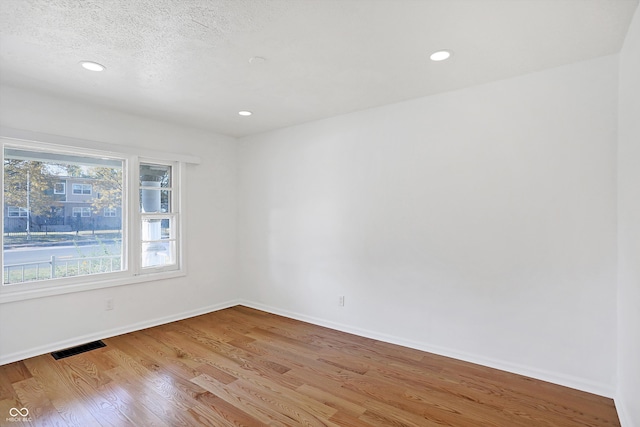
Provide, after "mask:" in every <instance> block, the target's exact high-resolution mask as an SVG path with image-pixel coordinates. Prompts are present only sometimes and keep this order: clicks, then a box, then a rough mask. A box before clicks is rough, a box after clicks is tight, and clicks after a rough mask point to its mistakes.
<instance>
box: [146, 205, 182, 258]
mask: <svg viewBox="0 0 640 427" xmlns="http://www.w3.org/2000/svg"><path fill="white" fill-rule="evenodd" d="M173 224H174V218H173V217H166V218H143V219H142V230H141V231H142V267H158V266H164V265H170V264H174V263H175V262H176V259H175V251H176V246H175V241H174V239H175V235H174V232H173V231H174V227H173Z"/></svg>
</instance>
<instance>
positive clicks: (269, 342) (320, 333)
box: [0, 306, 619, 427]
mask: <svg viewBox="0 0 640 427" xmlns="http://www.w3.org/2000/svg"><path fill="white" fill-rule="evenodd" d="M104 342H105V343H106V344H107V347H105V348H101V349H98V350H93V351H91V352H87V353H83V354H80V355H77V356H72V357H69V358H66V359H61V360H58V361H56V360H54V359H53V358H52V357H51V356H50V355H43V356H38V357H34V358H31V359H27V360H24V361H21V362H16V363H12V364H9V365H4V366H2V367H0V425H3V426H4V425H11V426H18V425H20V426H24V425H33V426H45V425H46V426H49V425H52V426H55V425H59V426H67V425H69V426H71V425H73V426H80V427H86V426H94V425H96V426H99V425H101V426H136V427H145V426H154V425H159V426H171V427H174V426H200V425H205V426H265V425H268V426H298V425H304V426H348V427H358V426H439V427H441V426H461V427H466V426H469V427H471V426H473V427H480V426H482V427H488V426H497V427H519V426H522V427H531V426H544V427H550V426H619V421H618V418H617V415H616V411H615V408H614V405H613V402H612V401H611V400H610V399H606V398H603V397H599V396H595V395H592V394H588V393H583V392H579V391H576V390H572V389H569V388H565V387H561V386H557V385H552V384H549V383H545V382H541V381H536V380H532V379H530V378H526V377H522V376H518V375H514V374H509V373H505V372H502V371H497V370H493V369H489V368H485V367H481V366H478V365H473V364H469V363H465V362H460V361H457V360H453V359H448V358H445V357H441V356H436V355H433V354H429V353H425V352H421V351H417V350H412V349H407V348H403V347H399V346H395V345H391V344H386V343H383V342H380V341H375V340H371V339H366V338H361V337H357V336H353V335H349V334H345V333H341V332H337V331H333V330H330V329H325V328H321V327H318V326H313V325H310V324H307V323H303V322H299V321H295V320H291V319H287V318H284V317H279V316H275V315H272V314H268V313H264V312H261V311H257V310H253V309H249V308H246V307H241V306H238V307H234V308H230V309H226V310H221V311H218V312H215V313H210V314H207V315H203V316H199V317H194V318H191V319H187V320H183V321H180V322H175V323H171V324H168V325H163V326H159V327H155V328H150V329H145V330H143V331H138V332H134V333H130V334H126V335H122V336H118V337H115V338H109V339H106V340H104ZM11 408H17V409H22V408H27V409H28V410H29V417H30V418H31V422H20V423H17V422H11V421H8V420H7V419H6V417H8V416H9V415H8V414H9V411H10V410H11ZM14 413H15V411H14Z"/></svg>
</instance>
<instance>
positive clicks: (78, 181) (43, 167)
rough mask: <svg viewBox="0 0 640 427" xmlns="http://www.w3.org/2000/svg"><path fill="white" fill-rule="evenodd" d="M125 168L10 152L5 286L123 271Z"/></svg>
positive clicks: (113, 162) (81, 158)
mask: <svg viewBox="0 0 640 427" xmlns="http://www.w3.org/2000/svg"><path fill="white" fill-rule="evenodd" d="M123 166H124V162H123V160H120V159H107V158H102V157H91V156H86V155H70V154H61V153H51V152H39V151H35V150H34V151H31V150H24V149H17V148H8V147H7V148H5V150H4V175H3V178H4V185H3V187H4V188H3V189H4V203H3V205H4V206H3V210H4V230H3V242H2V243H3V258H2V260H3V283H4V284H5V285H11V284H19V283H25V282H33V281H42V280H49V279H56V278H63V277H72V276H84V275H90V274H101V273H110V272H115V271H122V270H123V269H124V267H125V263H124V262H123V253H124V251H123V242H125V241H126V239H123V221H122V215H121V213H122V212H123V210H122V199H123V188H124V183H123ZM67 189H71V190H72V191H66V190H67ZM105 213H108V214H105Z"/></svg>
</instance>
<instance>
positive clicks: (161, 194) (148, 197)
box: [140, 188, 171, 213]
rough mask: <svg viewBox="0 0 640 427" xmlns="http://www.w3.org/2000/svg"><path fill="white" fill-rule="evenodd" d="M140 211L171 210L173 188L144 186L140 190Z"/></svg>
mask: <svg viewBox="0 0 640 427" xmlns="http://www.w3.org/2000/svg"><path fill="white" fill-rule="evenodd" d="M140 212H143V213H169V212H171V190H161V189H160V188H158V189H157V190H156V189H153V188H143V189H141V190H140Z"/></svg>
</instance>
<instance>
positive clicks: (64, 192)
mask: <svg viewBox="0 0 640 427" xmlns="http://www.w3.org/2000/svg"><path fill="white" fill-rule="evenodd" d="M57 185H62V191H57V190H56V186H57ZM53 194H67V183H66V182H62V181H60V182H54V183H53Z"/></svg>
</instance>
